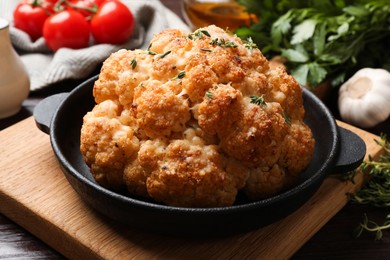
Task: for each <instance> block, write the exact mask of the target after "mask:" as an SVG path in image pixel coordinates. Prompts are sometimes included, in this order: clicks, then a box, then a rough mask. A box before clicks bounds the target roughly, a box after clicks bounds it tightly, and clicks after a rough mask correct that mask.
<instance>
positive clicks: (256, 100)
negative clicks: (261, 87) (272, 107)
mask: <svg viewBox="0 0 390 260" xmlns="http://www.w3.org/2000/svg"><path fill="white" fill-rule="evenodd" d="M250 99H251V103H252V104H255V105H259V106H261V107H265V106H266V105H267V104H266V103H265V101H264V97H263V95H261V96H255V95H252V96H250Z"/></svg>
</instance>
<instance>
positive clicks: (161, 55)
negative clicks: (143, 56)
mask: <svg viewBox="0 0 390 260" xmlns="http://www.w3.org/2000/svg"><path fill="white" fill-rule="evenodd" d="M169 53H171V51H166V52H165V53H163V54H160V55H158V57H159V58H161V59H162V58H164V57H165V56H167V55H168V54H169Z"/></svg>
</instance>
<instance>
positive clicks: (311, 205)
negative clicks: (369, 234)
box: [0, 117, 380, 259]
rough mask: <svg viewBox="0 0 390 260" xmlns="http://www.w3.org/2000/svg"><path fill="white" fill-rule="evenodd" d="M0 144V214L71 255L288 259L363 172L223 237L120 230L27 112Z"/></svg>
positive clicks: (368, 137) (367, 137) (332, 180)
mask: <svg viewBox="0 0 390 260" xmlns="http://www.w3.org/2000/svg"><path fill="white" fill-rule="evenodd" d="M339 124H342V125H343V126H345V127H346V128H348V129H351V130H352V131H354V132H355V133H357V134H358V135H359V136H360V137H362V139H363V140H364V141H365V142H366V145H367V149H368V152H369V154H371V155H372V156H375V155H377V154H378V153H379V152H380V149H379V147H378V146H377V145H376V144H375V142H374V141H373V140H374V139H375V138H376V136H375V135H372V134H370V133H368V132H365V131H362V130H359V129H357V128H353V127H350V126H348V125H345V124H343V123H341V122H340V123H339ZM0 143H1V144H2V146H1V148H0V157H1V158H2V160H1V162H0V170H1V173H2V174H1V175H0V200H1V202H2V203H1V204H0V212H2V213H3V214H4V215H5V216H7V217H8V218H10V219H12V220H13V221H15V222H16V223H18V224H19V225H20V226H22V227H23V228H25V229H26V230H28V231H29V232H31V233H32V234H34V235H35V236H37V237H38V238H40V239H41V240H43V241H44V242H45V243H47V244H48V245H50V246H51V247H52V248H54V249H55V250H57V251H59V252H60V253H61V254H62V255H64V256H66V257H69V258H72V259H86V258H88V259H90V258H104V259H123V258H137V259H153V258H163V259H171V258H180V259H187V258H190V257H191V256H194V255H196V256H197V257H199V258H200V259H210V258H214V259H215V258H218V259H225V258H230V259H232V258H233V259H244V258H253V257H255V256H256V257H262V258H263V257H264V258H265V259H268V258H269V257H270V258H278V259H284V258H289V257H291V256H293V255H294V253H295V252H297V251H298V250H299V249H300V247H301V246H302V245H304V244H305V243H306V242H307V240H308V239H310V237H312V236H313V235H314V234H315V233H316V232H317V231H318V230H319V229H320V228H321V227H322V226H323V225H325V223H327V222H328V221H329V219H330V218H332V217H333V216H334V215H335V214H336V213H337V212H338V211H339V210H340V209H341V208H342V207H344V206H345V204H346V203H347V202H348V197H347V195H346V193H347V192H353V191H354V190H356V189H357V188H359V187H360V185H361V183H362V178H357V180H356V184H352V183H351V182H345V181H342V180H341V179H340V178H339V177H338V176H329V177H327V178H326V179H325V181H324V183H323V185H322V186H321V188H320V189H319V191H318V192H317V193H316V194H315V196H313V197H312V198H311V199H310V200H309V201H308V202H307V203H306V204H305V205H304V206H303V207H302V208H300V209H299V210H298V211H296V212H294V213H293V214H292V215H290V216H288V217H287V218H285V219H283V220H281V221H279V222H276V223H274V224H272V225H269V226H266V227H264V228H261V229H258V230H255V231H253V232H248V233H245V234H240V235H234V236H228V237H223V238H212V239H210V238H203V239H191V238H186V239H182V238H175V237H169V236H161V235H154V234H147V233H141V232H136V231H134V230H131V229H128V228H124V227H123V226H121V225H120V224H117V223H114V222H113V221H111V220H109V219H106V218H103V217H102V216H100V215H99V214H97V213H95V212H94V211H93V210H91V209H90V208H89V207H88V206H86V205H85V204H84V203H83V201H82V200H81V199H80V197H79V196H78V195H77V194H76V192H75V191H74V190H73V189H72V188H71V186H70V185H69V183H68V182H67V180H66V179H65V177H64V175H63V173H62V172H61V170H60V167H59V164H58V162H57V161H56V159H55V156H54V154H53V152H52V149H51V146H50V141H49V136H48V135H46V134H44V133H42V132H40V131H39V130H38V129H37V128H36V127H35V122H34V120H33V118H31V117H30V118H27V119H25V120H23V121H21V122H20V123H17V124H15V125H13V126H11V127H9V128H7V129H5V130H3V131H1V132H0ZM5 147H7V148H5ZM292 237H294V239H291V238H292Z"/></svg>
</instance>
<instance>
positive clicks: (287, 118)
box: [283, 113, 291, 125]
mask: <svg viewBox="0 0 390 260" xmlns="http://www.w3.org/2000/svg"><path fill="white" fill-rule="evenodd" d="M283 117H284V121H286V123H287V124H289V125H291V118H290V116H289V115H288V114H287V113H284V115H283Z"/></svg>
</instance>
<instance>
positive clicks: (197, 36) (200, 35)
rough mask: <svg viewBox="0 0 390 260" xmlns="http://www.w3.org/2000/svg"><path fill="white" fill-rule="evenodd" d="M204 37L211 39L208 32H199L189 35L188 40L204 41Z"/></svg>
mask: <svg viewBox="0 0 390 260" xmlns="http://www.w3.org/2000/svg"><path fill="white" fill-rule="evenodd" d="M204 36H208V37H211V36H210V34H209V32H208V31H206V30H198V31H196V32H195V33H192V34H189V35H188V38H189V39H190V40H197V39H201V40H203V39H204Z"/></svg>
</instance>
